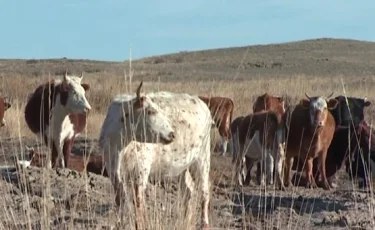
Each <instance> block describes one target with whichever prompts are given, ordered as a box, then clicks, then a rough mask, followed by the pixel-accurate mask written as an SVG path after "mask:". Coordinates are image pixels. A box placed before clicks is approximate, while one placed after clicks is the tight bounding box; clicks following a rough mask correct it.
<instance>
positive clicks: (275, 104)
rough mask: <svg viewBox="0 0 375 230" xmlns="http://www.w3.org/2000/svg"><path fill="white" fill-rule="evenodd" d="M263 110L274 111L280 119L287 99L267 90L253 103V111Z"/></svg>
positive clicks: (258, 165) (258, 176)
mask: <svg viewBox="0 0 375 230" xmlns="http://www.w3.org/2000/svg"><path fill="white" fill-rule="evenodd" d="M262 111H274V112H276V113H277V115H278V117H279V120H280V121H281V117H282V116H283V115H284V113H285V100H284V98H283V97H278V96H275V95H271V94H268V93H267V92H266V93H265V94H263V95H260V96H259V97H257V99H256V100H255V102H254V105H253V113H259V112H262ZM260 169H261V163H260V162H258V164H257V178H258V180H259V178H260V176H261V170H260Z"/></svg>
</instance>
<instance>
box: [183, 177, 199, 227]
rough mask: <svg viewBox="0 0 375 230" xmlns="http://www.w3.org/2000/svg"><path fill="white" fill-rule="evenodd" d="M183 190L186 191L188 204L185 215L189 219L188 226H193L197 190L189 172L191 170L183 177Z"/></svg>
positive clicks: (185, 197)
mask: <svg viewBox="0 0 375 230" xmlns="http://www.w3.org/2000/svg"><path fill="white" fill-rule="evenodd" d="M181 185H182V186H181V191H183V192H186V194H184V200H185V204H187V208H186V212H185V217H186V219H187V223H186V224H187V226H191V224H193V222H192V217H193V213H194V211H193V204H195V198H196V192H195V183H194V181H193V178H192V176H191V174H190V172H189V170H186V171H185V175H184V177H183V180H182V183H181Z"/></svg>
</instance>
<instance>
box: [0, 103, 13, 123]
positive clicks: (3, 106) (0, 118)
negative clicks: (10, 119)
mask: <svg viewBox="0 0 375 230" xmlns="http://www.w3.org/2000/svg"><path fill="white" fill-rule="evenodd" d="M10 107H12V105H11V104H10V103H9V102H8V98H7V97H0V127H3V126H5V125H6V121H5V119H4V115H5V112H6V111H7V110H8V109H9V108H10Z"/></svg>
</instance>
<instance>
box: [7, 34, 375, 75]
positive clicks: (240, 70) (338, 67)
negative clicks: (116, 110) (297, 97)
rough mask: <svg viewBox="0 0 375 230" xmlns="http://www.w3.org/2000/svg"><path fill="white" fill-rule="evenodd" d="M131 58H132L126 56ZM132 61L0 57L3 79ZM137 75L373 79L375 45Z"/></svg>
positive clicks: (117, 66) (219, 52)
mask: <svg viewBox="0 0 375 230" xmlns="http://www.w3.org/2000/svg"><path fill="white" fill-rule="evenodd" d="M126 58H128V57H126ZM128 66H129V64H128V61H124V62H104V61H93V60H73V59H67V58H61V59H31V60H18V59H16V60H7V59H0V70H1V71H0V72H1V73H0V74H1V76H14V75H22V76H28V77H38V76H41V75H45V74H51V75H60V74H61V73H63V72H64V71H65V70H66V69H67V68H68V69H69V71H72V72H79V71H84V72H85V73H88V74H95V75H96V74H101V75H103V76H108V75H123V73H124V69H125V68H128ZM133 67H134V69H135V72H134V75H135V77H139V78H142V79H144V80H153V79H155V78H158V77H160V79H161V80H162V81H170V80H195V79H201V80H212V79H215V80H219V79H220V80H221V79H225V80H232V79H233V78H234V77H236V79H239V80H244V79H246V80H248V79H252V78H254V77H259V76H260V77H285V76H291V75H308V76H337V75H344V76H368V75H373V74H375V43H374V42H364V41H357V40H344V39H330V38H322V39H313V40H304V41H298V42H289V43H281V44H270V45H254V46H245V47H236V48H223V49H213V50H203V51H192V52H185V51H181V52H179V53H174V54H167V55H161V56H154V57H147V58H142V59H139V60H135V61H133Z"/></svg>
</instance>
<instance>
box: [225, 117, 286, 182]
mask: <svg viewBox="0 0 375 230" xmlns="http://www.w3.org/2000/svg"><path fill="white" fill-rule="evenodd" d="M239 120H241V118H240V119H239ZM237 133H238V135H236V139H237V138H238V143H239V148H238V149H239V151H238V153H236V154H233V160H232V162H233V163H234V164H235V167H236V174H235V176H236V178H235V179H236V180H238V182H239V184H240V185H242V177H241V176H240V175H241V174H242V173H244V174H246V176H245V177H246V181H245V183H248V182H250V171H251V168H252V167H253V165H254V163H256V162H258V161H261V162H264V163H265V164H262V165H264V166H265V169H266V170H265V172H266V173H265V174H267V183H269V184H273V170H274V161H273V159H276V165H277V167H276V168H277V170H276V172H277V175H278V176H277V179H278V182H279V186H280V187H284V186H283V185H282V180H281V173H282V171H281V170H282V161H283V159H284V145H283V140H282V137H283V136H282V123H281V122H280V118H279V116H278V114H277V113H275V112H274V111H265V112H259V113H255V114H251V115H248V116H246V117H244V118H242V120H241V123H240V124H239V126H238V132H237ZM244 159H245V160H244ZM243 161H245V166H246V169H245V170H244V171H245V172H243ZM262 175H264V173H262ZM258 183H259V184H261V185H262V184H264V176H262V178H261V179H260V178H258Z"/></svg>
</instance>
